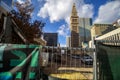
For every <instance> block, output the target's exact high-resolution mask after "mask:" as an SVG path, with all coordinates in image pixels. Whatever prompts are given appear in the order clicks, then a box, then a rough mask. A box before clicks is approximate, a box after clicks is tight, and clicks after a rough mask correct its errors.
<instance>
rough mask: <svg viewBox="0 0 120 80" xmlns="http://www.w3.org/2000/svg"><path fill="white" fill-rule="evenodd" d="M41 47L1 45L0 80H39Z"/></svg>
mask: <svg viewBox="0 0 120 80" xmlns="http://www.w3.org/2000/svg"><path fill="white" fill-rule="evenodd" d="M40 48H41V46H38V45H20V44H0V80H39V79H40V78H39V76H40V65H39V61H40V59H39V55H40Z"/></svg>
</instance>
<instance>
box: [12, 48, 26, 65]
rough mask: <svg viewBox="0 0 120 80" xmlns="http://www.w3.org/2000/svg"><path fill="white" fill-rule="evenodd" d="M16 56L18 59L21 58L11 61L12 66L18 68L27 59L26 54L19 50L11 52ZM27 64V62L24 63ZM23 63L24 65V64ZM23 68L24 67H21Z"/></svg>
mask: <svg viewBox="0 0 120 80" xmlns="http://www.w3.org/2000/svg"><path fill="white" fill-rule="evenodd" d="M11 52H12V53H13V54H14V55H16V56H17V57H19V59H12V60H10V66H17V65H19V64H20V63H22V62H23V61H24V60H25V59H26V57H27V56H26V54H25V53H24V52H22V51H18V50H13V51H11ZM24 63H25V62H24ZM24 63H23V64H24ZM21 66H22V65H21Z"/></svg>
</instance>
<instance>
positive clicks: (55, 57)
mask: <svg viewBox="0 0 120 80" xmlns="http://www.w3.org/2000/svg"><path fill="white" fill-rule="evenodd" d="M43 49H44V50H42V52H41V54H44V55H47V54H46V53H49V56H48V59H46V60H48V63H47V64H46V65H45V66H42V70H43V73H44V74H45V75H47V76H49V77H55V78H59V79H67V80H71V79H72V80H83V79H87V80H92V79H93V52H94V49H82V48H68V47H43ZM84 57H86V59H84ZM87 58H88V59H87ZM44 59H45V58H43V61H46V60H44Z"/></svg>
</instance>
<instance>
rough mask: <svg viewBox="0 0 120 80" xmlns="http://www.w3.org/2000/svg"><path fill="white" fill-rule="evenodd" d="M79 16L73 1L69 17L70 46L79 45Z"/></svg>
mask: <svg viewBox="0 0 120 80" xmlns="http://www.w3.org/2000/svg"><path fill="white" fill-rule="evenodd" d="M78 19H79V17H78V14H77V10H76V6H75V3H74V4H73V7H72V13H71V17H70V31H71V39H70V40H71V47H79V26H78V25H79V22H78V21H79V20H78Z"/></svg>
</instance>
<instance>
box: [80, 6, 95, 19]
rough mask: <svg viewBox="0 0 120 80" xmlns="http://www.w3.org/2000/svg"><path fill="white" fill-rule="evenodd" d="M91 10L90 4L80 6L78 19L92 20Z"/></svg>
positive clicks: (92, 12)
mask: <svg viewBox="0 0 120 80" xmlns="http://www.w3.org/2000/svg"><path fill="white" fill-rule="evenodd" d="M93 9H94V7H93V5H92V4H82V5H80V6H79V9H78V15H79V17H87V18H92V17H93V14H94V11H93Z"/></svg>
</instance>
